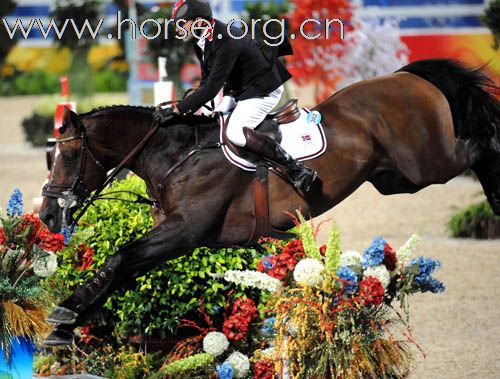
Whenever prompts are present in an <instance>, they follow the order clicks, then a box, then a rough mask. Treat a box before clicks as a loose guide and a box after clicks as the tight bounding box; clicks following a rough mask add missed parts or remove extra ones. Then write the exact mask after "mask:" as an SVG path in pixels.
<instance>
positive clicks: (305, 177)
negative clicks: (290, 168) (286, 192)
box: [287, 166, 318, 193]
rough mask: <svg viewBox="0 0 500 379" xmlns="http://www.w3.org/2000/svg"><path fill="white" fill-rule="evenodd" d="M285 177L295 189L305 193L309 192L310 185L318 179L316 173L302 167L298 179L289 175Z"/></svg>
mask: <svg viewBox="0 0 500 379" xmlns="http://www.w3.org/2000/svg"><path fill="white" fill-rule="evenodd" d="M287 176H288V178H289V179H290V181H291V182H292V184H293V186H294V187H295V188H296V189H298V190H300V191H302V192H304V193H306V192H309V191H310V190H311V186H312V184H313V183H314V181H315V180H316V178H317V177H318V172H317V171H316V170H314V169H312V168H310V167H306V166H302V167H301V172H300V175H299V177H298V178H294V177H293V176H292V175H289V174H288V175H287Z"/></svg>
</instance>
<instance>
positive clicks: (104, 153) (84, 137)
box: [40, 59, 500, 345]
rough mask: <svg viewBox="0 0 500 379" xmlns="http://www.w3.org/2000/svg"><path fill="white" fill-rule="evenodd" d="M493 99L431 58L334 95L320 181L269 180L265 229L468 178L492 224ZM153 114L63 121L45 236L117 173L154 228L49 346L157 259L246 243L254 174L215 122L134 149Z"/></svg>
mask: <svg viewBox="0 0 500 379" xmlns="http://www.w3.org/2000/svg"><path fill="white" fill-rule="evenodd" d="M497 89H498V87H496V86H495V85H494V83H492V82H491V81H490V80H489V79H488V77H487V76H486V75H485V74H484V73H483V72H482V70H481V69H470V68H467V67H465V66H463V65H462V64H460V63H458V62H455V61H451V60H444V59H441V60H425V61H417V62H414V63H411V64H409V65H407V66H405V67H403V68H401V69H400V70H398V71H396V72H394V73H392V74H389V75H386V76H381V77H377V78H374V79H370V80H365V81H362V82H359V83H356V84H353V85H351V86H349V87H347V88H345V89H342V90H340V91H338V92H337V93H335V94H333V95H332V96H331V97H329V98H328V99H326V100H325V101H323V102H322V103H320V104H318V105H317V106H316V107H314V108H313V109H314V110H317V111H318V112H320V113H321V114H322V116H323V126H324V132H325V137H326V139H327V143H328V149H327V151H326V152H325V153H324V154H322V155H321V156H319V157H317V158H315V159H313V160H310V161H309V162H308V164H309V165H310V167H312V168H314V169H315V170H317V172H318V179H317V180H316V181H315V182H314V184H313V187H312V189H311V191H309V192H308V193H300V192H297V191H296V190H295V189H294V188H293V186H291V185H290V184H289V183H287V181H286V179H285V178H284V177H283V176H281V175H277V174H275V173H273V172H272V171H271V173H270V175H269V183H268V184H269V204H270V205H269V208H270V209H269V219H270V224H271V225H272V227H273V228H277V229H280V230H287V229H289V228H291V227H293V222H294V221H293V220H292V218H291V217H290V216H289V212H293V211H294V210H296V209H301V210H302V212H303V214H304V215H306V216H308V217H316V216H318V215H320V214H322V213H324V212H326V211H327V210H329V209H331V208H332V207H334V206H335V205H336V204H338V203H339V202H341V201H342V200H343V199H345V198H346V197H347V196H349V195H350V194H351V193H353V192H354V191H355V190H356V189H357V188H358V187H359V186H360V185H361V184H362V183H364V182H366V181H368V182H370V183H372V184H373V186H374V187H375V188H376V189H377V190H378V191H379V192H380V193H381V194H383V195H390V194H399V193H415V192H417V191H419V190H420V189H422V188H424V187H427V186H429V185H431V184H438V183H446V182H447V181H448V180H450V179H452V178H454V177H456V176H457V175H459V174H460V173H462V172H464V171H466V170H468V169H472V170H473V171H474V172H475V173H476V175H477V177H478V179H479V181H480V183H481V184H482V187H483V189H484V192H485V194H486V196H487V198H488V200H489V203H490V204H491V207H492V209H493V211H494V212H495V213H496V214H499V215H500V139H499V131H500V103H499V101H498V100H497V99H496V98H495V97H494V96H493V94H492V91H495V90H497ZM153 111H154V108H147V107H132V106H111V107H106V108H98V109H96V110H93V111H91V112H89V113H86V114H81V115H77V114H75V113H73V112H71V113H68V114H67V115H66V117H65V122H64V127H63V129H64V130H63V134H62V135H61V136H60V137H59V139H58V143H57V145H56V147H55V148H54V151H53V153H52V154H53V167H52V173H51V180H50V182H49V184H48V186H47V188H46V191H45V196H44V199H43V204H42V207H41V210H40V217H41V219H42V220H43V222H44V223H45V224H47V226H48V227H49V229H50V230H51V231H54V232H57V231H59V230H60V228H61V225H62V224H63V221H64V220H65V219H72V218H73V217H74V213H75V211H76V208H78V206H75V205H80V204H81V203H82V201H84V200H85V198H88V196H89V194H90V192H91V191H93V190H96V189H99V188H102V185H103V183H104V182H105V181H106V177H107V176H106V172H107V171H109V170H111V169H113V168H114V167H116V166H117V165H119V164H120V162H122V163H123V166H125V167H126V168H128V169H129V170H131V171H133V172H134V173H135V174H137V175H138V176H140V177H141V178H142V179H144V181H145V182H146V184H147V188H148V192H149V194H150V196H152V197H153V198H154V199H155V200H156V202H157V203H158V208H159V209H161V210H162V212H163V213H164V217H163V219H162V220H161V222H159V223H158V225H157V226H155V227H154V228H153V229H152V230H151V231H149V232H148V233H147V234H146V235H145V236H143V237H142V238H140V239H138V240H136V241H133V242H131V243H129V244H128V245H126V246H124V247H122V248H120V249H119V250H118V251H117V253H116V254H114V255H113V256H111V257H110V258H108V260H107V261H106V262H105V264H104V266H103V267H102V268H101V269H100V270H99V271H97V272H96V273H95V276H94V277H93V279H92V280H89V281H87V282H86V283H85V284H84V285H81V286H77V287H76V288H75V290H74V293H73V294H72V295H71V296H70V297H69V298H68V299H66V300H65V301H63V302H62V303H61V304H59V306H58V307H56V308H55V309H54V310H53V312H52V313H51V314H50V315H49V317H48V321H50V322H53V323H57V324H59V326H58V327H56V328H55V329H54V330H53V332H52V334H51V335H50V336H49V337H48V338H47V340H46V342H47V344H48V345H62V344H70V343H72V340H73V334H72V332H73V329H74V328H75V327H77V326H81V325H84V323H85V322H87V321H88V320H89V319H90V318H91V317H92V315H94V314H95V312H96V311H97V310H98V309H99V308H100V307H101V306H102V305H103V304H104V302H105V301H106V299H107V298H108V297H109V295H110V294H111V293H113V292H114V291H116V290H118V289H123V288H124V287H126V286H127V285H129V284H130V283H131V282H133V280H134V278H137V277H139V276H142V275H144V274H145V273H146V272H147V271H149V270H151V269H153V268H155V267H156V266H158V265H159V264H161V263H163V262H165V261H166V260H169V259H173V258H176V257H178V256H180V255H183V254H186V253H187V252H189V251H192V250H193V249H194V248H196V247H199V246H226V247H229V246H241V245H244V244H245V243H247V242H248V241H249V238H250V236H251V235H252V229H253V227H254V212H253V186H252V183H253V180H254V175H253V174H252V173H249V172H245V171H243V170H241V169H239V168H237V167H234V166H232V165H231V164H230V163H228V161H227V160H226V159H225V157H224V155H223V153H222V152H221V149H220V145H219V144H218V141H219V130H218V129H219V128H218V123H217V121H215V120H214V119H213V118H210V117H206V116H178V117H176V118H175V119H174V120H172V121H171V122H169V124H168V125H166V126H164V127H161V128H159V129H158V130H157V131H156V132H155V133H154V135H152V136H151V138H150V139H149V140H148V141H147V142H144V143H143V146H140V147H139V148H138V146H137V145H138V143H139V141H144V137H145V136H146V135H147V134H148V133H151V125H152V113H153ZM132 150H134V151H135V152H136V153H137V154H136V155H135V156H132V155H131V154H130V152H131V151H132ZM193 152H196V154H194V153H193ZM82 187H83V188H84V190H80V189H81V188H82ZM70 195H71V196H70ZM68 202H69V203H72V205H68ZM266 232H269V233H271V232H272V231H271V230H270V229H269V230H267V231H264V233H263V234H264V235H265V233H266Z"/></svg>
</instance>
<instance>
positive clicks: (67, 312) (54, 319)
mask: <svg viewBox="0 0 500 379" xmlns="http://www.w3.org/2000/svg"><path fill="white" fill-rule="evenodd" d="M77 318H78V313H76V312H74V311H72V310H71V309H68V308H64V307H56V308H55V309H54V310H53V311H52V312H50V314H49V315H48V316H47V318H46V319H45V321H47V322H49V323H51V324H65V325H73V324H74V323H75V322H76V319H77Z"/></svg>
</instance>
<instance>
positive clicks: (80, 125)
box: [69, 111, 84, 133]
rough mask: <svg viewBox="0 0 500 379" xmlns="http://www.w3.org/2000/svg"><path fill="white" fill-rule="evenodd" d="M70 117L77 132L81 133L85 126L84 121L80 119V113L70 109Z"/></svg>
mask: <svg viewBox="0 0 500 379" xmlns="http://www.w3.org/2000/svg"><path fill="white" fill-rule="evenodd" d="M69 119H70V121H71V124H72V125H73V126H74V127H75V129H76V130H77V132H78V133H80V132H81V131H82V129H83V128H84V127H83V123H82V121H81V120H80V117H78V115H77V114H76V113H75V112H73V111H69Z"/></svg>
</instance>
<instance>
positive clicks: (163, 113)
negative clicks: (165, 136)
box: [153, 107, 177, 125]
mask: <svg viewBox="0 0 500 379" xmlns="http://www.w3.org/2000/svg"><path fill="white" fill-rule="evenodd" d="M175 116H177V113H176V112H175V109H174V108H171V107H170V108H165V109H160V110H158V111H156V112H154V113H153V120H154V121H155V122H157V123H158V124H159V125H162V124H164V123H166V122H167V121H169V120H171V119H173V118H174V117H175Z"/></svg>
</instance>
